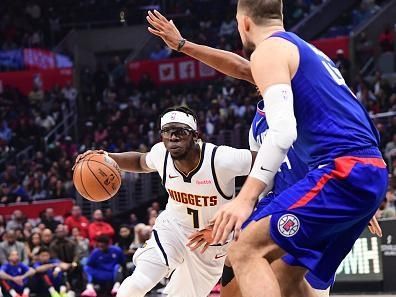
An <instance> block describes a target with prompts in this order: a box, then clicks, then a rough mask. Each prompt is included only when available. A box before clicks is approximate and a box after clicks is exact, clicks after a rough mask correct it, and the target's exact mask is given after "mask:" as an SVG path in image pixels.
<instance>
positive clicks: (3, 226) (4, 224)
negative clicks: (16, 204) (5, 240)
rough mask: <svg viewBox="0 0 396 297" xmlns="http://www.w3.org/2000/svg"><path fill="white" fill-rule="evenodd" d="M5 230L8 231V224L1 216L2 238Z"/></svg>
mask: <svg viewBox="0 0 396 297" xmlns="http://www.w3.org/2000/svg"><path fill="white" fill-rule="evenodd" d="M5 230H6V222H5V220H4V216H3V215H1V214H0V238H2V236H3V234H4V231H5Z"/></svg>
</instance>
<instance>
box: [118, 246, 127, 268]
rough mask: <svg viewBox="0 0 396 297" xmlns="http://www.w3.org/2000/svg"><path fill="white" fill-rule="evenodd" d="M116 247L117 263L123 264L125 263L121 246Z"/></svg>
mask: <svg viewBox="0 0 396 297" xmlns="http://www.w3.org/2000/svg"><path fill="white" fill-rule="evenodd" d="M116 248H117V252H118V261H119V262H118V264H124V263H125V255H124V253H123V252H122V250H121V248H119V247H118V246H117V247H116Z"/></svg>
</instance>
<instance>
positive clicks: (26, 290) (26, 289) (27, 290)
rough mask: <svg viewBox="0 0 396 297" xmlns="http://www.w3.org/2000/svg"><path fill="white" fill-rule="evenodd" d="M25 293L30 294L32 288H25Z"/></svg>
mask: <svg viewBox="0 0 396 297" xmlns="http://www.w3.org/2000/svg"><path fill="white" fill-rule="evenodd" d="M23 294H24V295H26V296H28V295H29V294H30V289H29V288H25V289H23Z"/></svg>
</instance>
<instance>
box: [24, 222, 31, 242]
mask: <svg viewBox="0 0 396 297" xmlns="http://www.w3.org/2000/svg"><path fill="white" fill-rule="evenodd" d="M32 231H33V225H32V223H31V222H29V221H27V222H25V224H24V225H23V236H24V238H25V239H27V238H29V237H30V235H32Z"/></svg>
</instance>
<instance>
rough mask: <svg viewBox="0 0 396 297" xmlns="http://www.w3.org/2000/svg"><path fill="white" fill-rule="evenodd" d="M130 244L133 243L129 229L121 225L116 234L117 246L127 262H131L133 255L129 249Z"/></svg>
mask: <svg viewBox="0 0 396 297" xmlns="http://www.w3.org/2000/svg"><path fill="white" fill-rule="evenodd" d="M132 242H133V235H132V233H131V229H129V227H128V225H121V227H120V231H119V234H118V241H117V246H119V247H120V249H121V250H122V251H123V252H124V255H125V257H126V261H127V262H132V256H133V254H132V253H131V250H130V249H129V247H130V246H131V244H132Z"/></svg>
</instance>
